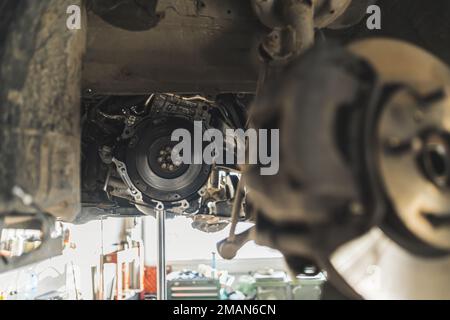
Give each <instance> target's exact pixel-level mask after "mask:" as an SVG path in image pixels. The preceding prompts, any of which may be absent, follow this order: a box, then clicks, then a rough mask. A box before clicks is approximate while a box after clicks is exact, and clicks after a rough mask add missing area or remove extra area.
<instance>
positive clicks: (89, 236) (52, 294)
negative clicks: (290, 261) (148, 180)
mask: <svg viewBox="0 0 450 320" xmlns="http://www.w3.org/2000/svg"><path fill="white" fill-rule="evenodd" d="M156 227H157V226H156V219H155V218H153V217H145V218H125V219H117V218H108V219H103V220H99V221H91V222H89V223H86V224H83V225H72V224H68V223H64V224H60V223H58V226H57V228H56V230H57V232H59V233H60V236H57V237H56V239H59V240H60V241H61V242H62V243H63V247H61V248H60V249H61V250H60V251H59V250H57V249H55V250H54V252H52V253H50V254H51V255H54V256H53V257H51V258H48V259H44V260H42V261H36V262H35V263H33V264H30V265H26V266H22V267H20V268H17V269H14V270H11V271H9V272H5V273H2V274H0V299H1V300H35V299H36V300H63V299H64V300H92V299H93V300H127V299H156V289H157V279H156V259H157V253H156V251H157V248H156V245H155V244H156V239H155V238H156V231H157V230H156ZM246 228H248V226H247V224H245V223H243V224H242V225H240V226H239V228H238V231H242V230H244V229H246ZM166 229H167V231H166V232H167V233H166V258H167V287H168V289H167V290H168V292H167V294H168V299H170V300H178V299H211V300H219V299H221V300H229V299H235V300H245V299H319V298H320V294H321V288H322V285H323V282H324V276H323V275H322V274H319V275H315V276H310V277H308V276H303V277H301V278H298V279H291V277H290V276H289V275H288V272H287V267H286V266H285V263H284V260H283V258H282V256H281V254H280V253H279V252H278V251H275V250H272V249H269V248H265V247H261V246H257V245H255V244H254V243H253V242H250V243H247V244H246V245H245V246H244V247H243V248H242V250H240V251H239V253H238V255H237V257H236V258H235V259H234V260H231V261H228V260H223V259H221V258H220V257H219V255H217V254H216V248H215V244H216V242H217V241H219V240H221V239H223V238H224V237H226V235H227V234H228V231H229V230H228V228H226V229H224V230H223V231H221V232H218V233H214V234H208V233H203V232H200V231H198V230H195V229H193V228H192V227H191V221H190V220H188V219H186V218H184V217H177V218H173V219H168V220H167V221H166ZM241 229H242V230H241ZM14 231H15V232H14V233H12V234H8V230H4V231H3V232H2V241H1V243H2V248H1V250H3V251H6V250H12V251H11V252H14V251H15V254H17V253H20V251H23V249H24V248H25V247H26V246H27V243H29V242H30V241H31V240H30V239H29V238H27V237H26V231H25V230H22V231H21V232H19V231H17V230H14ZM21 248H22V249H21ZM38 259H39V258H38Z"/></svg>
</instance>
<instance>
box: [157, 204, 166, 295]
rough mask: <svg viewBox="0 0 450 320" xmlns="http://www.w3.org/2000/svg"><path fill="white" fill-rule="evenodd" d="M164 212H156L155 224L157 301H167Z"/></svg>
mask: <svg viewBox="0 0 450 320" xmlns="http://www.w3.org/2000/svg"><path fill="white" fill-rule="evenodd" d="M165 220H166V212H165V210H156V223H157V228H158V230H157V237H158V240H157V245H158V256H157V259H158V263H157V268H156V275H157V278H158V288H157V289H158V292H157V298H158V300H167V284H166V225H165V224H166V223H165V222H166V221H165Z"/></svg>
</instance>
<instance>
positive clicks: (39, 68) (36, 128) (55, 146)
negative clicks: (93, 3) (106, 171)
mask: <svg viewBox="0 0 450 320" xmlns="http://www.w3.org/2000/svg"><path fill="white" fill-rule="evenodd" d="M77 3H78V4H81V1H78V0H77V1H71V0H64V1H61V0H50V1H20V2H19V4H18V8H17V11H16V12H15V13H16V14H15V17H14V19H13V22H12V23H11V25H10V28H9V33H8V36H7V38H6V40H5V46H4V48H5V50H4V56H3V58H2V60H1V61H0V62H1V73H0V83H1V84H2V86H1V88H0V128H1V130H0V141H1V143H0V214H4V213H8V212H10V211H19V212H30V211H33V209H31V208H28V207H25V206H24V205H23V204H21V203H20V202H19V200H18V199H15V198H14V197H13V196H12V194H11V190H12V188H13V187H14V186H19V187H21V188H23V189H24V190H26V191H27V192H28V193H30V194H31V195H32V196H33V198H34V200H35V202H36V203H37V204H38V205H39V206H40V207H41V208H42V209H44V210H45V211H48V212H49V213H52V214H53V215H55V216H58V217H62V218H64V219H65V220H71V219H72V218H73V217H74V215H75V214H76V213H77V212H78V211H79V205H80V204H79V203H80V191H79V189H80V181H79V175H80V172H79V166H80V164H79V162H80V124H79V113H80V111H79V96H80V94H79V93H80V78H81V63H80V62H81V55H82V53H83V51H84V36H83V33H84V32H83V31H69V30H68V29H67V28H66V19H67V15H66V10H67V7H68V6H69V5H71V4H77Z"/></svg>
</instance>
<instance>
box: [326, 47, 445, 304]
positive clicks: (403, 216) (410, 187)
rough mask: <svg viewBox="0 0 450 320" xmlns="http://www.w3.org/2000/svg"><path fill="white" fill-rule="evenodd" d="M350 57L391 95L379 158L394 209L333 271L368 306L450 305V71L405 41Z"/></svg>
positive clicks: (381, 125) (343, 250)
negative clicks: (445, 301)
mask: <svg viewBox="0 0 450 320" xmlns="http://www.w3.org/2000/svg"><path fill="white" fill-rule="evenodd" d="M350 51H352V52H353V53H355V54H357V55H358V56H360V57H362V58H364V59H365V60H367V61H368V62H369V63H370V64H371V65H372V66H373V67H374V69H375V70H376V72H377V74H378V76H379V82H380V84H381V85H383V86H384V87H390V90H388V94H386V95H385V97H384V99H383V101H382V102H381V103H380V108H379V114H378V118H377V119H376V121H377V122H378V124H377V126H376V130H375V132H374V134H375V137H374V151H375V154H376V155H377V156H376V159H375V160H376V164H377V170H378V175H379V176H380V180H381V182H382V188H383V189H384V192H385V196H386V198H387V201H388V203H389V205H390V208H391V209H390V210H388V212H387V213H386V219H385V221H384V222H383V223H382V224H381V225H380V228H374V229H373V230H372V231H370V232H369V233H367V234H365V235H364V236H362V237H360V238H358V239H356V240H353V241H351V242H350V243H347V244H346V245H343V246H341V247H340V248H339V249H338V250H337V251H336V252H335V253H334V254H333V257H332V263H333V265H334V267H335V268H336V269H337V271H338V272H339V273H340V274H341V276H342V277H343V278H344V279H345V280H346V281H347V283H348V284H350V285H351V286H352V287H353V288H354V289H355V290H356V291H357V292H358V293H359V294H361V295H362V296H363V297H365V298H373V299H376V298H391V299H431V298H440V299H442V298H450V287H449V286H448V284H449V283H450V257H449V256H448V252H449V249H450V223H449V222H450V216H449V213H450V210H449V208H450V197H449V196H450V173H449V172H450V167H449V165H450V153H449V141H450V140H449V129H450V127H449V125H450V71H449V69H448V67H447V66H446V65H444V64H443V63H442V62H440V61H439V60H438V59H437V58H435V57H433V56H432V55H430V54H429V53H427V52H425V51H423V50H421V49H419V48H417V47H415V46H413V45H409V44H406V43H404V42H400V41H395V40H386V39H380V40H366V41H362V42H359V43H356V44H353V45H352V46H350ZM393 62H395V63H393Z"/></svg>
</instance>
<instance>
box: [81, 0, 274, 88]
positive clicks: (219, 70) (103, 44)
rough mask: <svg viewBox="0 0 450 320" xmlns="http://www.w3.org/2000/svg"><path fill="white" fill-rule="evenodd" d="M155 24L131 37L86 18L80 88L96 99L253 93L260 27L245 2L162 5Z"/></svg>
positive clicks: (172, 1)
mask: <svg viewBox="0 0 450 320" xmlns="http://www.w3.org/2000/svg"><path fill="white" fill-rule="evenodd" d="M157 12H158V13H159V14H160V15H161V16H162V18H161V20H160V22H159V23H158V25H157V26H156V27H154V28H152V29H150V30H148V31H141V32H133V31H127V30H124V29H120V28H117V27H113V26H111V25H109V24H107V23H106V22H105V21H103V20H102V19H101V18H100V17H98V16H96V15H95V14H94V13H92V12H90V13H89V15H88V18H89V19H88V43H87V55H86V57H85V61H84V69H83V87H84V89H87V88H90V89H92V90H93V91H94V92H95V93H101V94H145V93H149V92H183V93H187V92H206V93H217V92H254V91H255V88H256V82H257V73H258V70H257V69H258V62H257V61H256V60H257V59H256V57H257V54H256V49H257V46H258V44H259V39H260V35H262V34H264V33H265V32H266V30H264V28H263V26H262V25H261V24H260V23H259V21H258V19H257V17H256V15H255V14H254V13H253V10H252V7H251V4H250V1H248V3H247V2H245V3H244V2H243V1H242V0H231V1H222V0H204V1H187V0H161V1H159V3H158V7H157Z"/></svg>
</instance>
